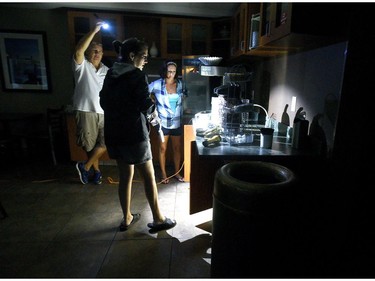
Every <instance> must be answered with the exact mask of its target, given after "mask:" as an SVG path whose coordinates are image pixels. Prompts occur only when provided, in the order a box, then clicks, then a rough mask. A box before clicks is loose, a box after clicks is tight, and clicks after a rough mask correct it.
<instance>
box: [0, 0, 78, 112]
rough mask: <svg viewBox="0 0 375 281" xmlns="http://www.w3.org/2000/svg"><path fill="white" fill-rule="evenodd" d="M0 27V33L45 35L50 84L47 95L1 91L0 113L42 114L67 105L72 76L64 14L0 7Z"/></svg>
mask: <svg viewBox="0 0 375 281" xmlns="http://www.w3.org/2000/svg"><path fill="white" fill-rule="evenodd" d="M0 26H1V29H2V30H16V31H45V32H46V37H47V42H46V43H47V51H48V54H47V56H48V60H49V72H50V75H51V84H52V91H51V92H50V93H35V92H34V93H33V92H4V91H3V89H2V88H1V89H0V111H1V112H33V113H45V110H46V108H47V107H60V106H62V105H66V104H70V103H71V96H72V94H73V76H72V71H71V63H70V59H71V56H72V54H71V52H70V50H69V37H68V23H67V13H66V11H65V10H62V9H57V10H33V9H14V8H7V7H2V6H1V4H0ZM1 79H2V78H1Z"/></svg>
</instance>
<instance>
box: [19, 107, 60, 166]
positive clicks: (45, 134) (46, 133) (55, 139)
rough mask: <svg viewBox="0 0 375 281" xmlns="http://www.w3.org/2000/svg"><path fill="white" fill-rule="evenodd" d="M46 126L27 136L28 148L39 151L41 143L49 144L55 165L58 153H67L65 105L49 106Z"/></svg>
mask: <svg viewBox="0 0 375 281" xmlns="http://www.w3.org/2000/svg"><path fill="white" fill-rule="evenodd" d="M45 123H46V124H45V125H46V126H45V127H44V128H42V129H41V130H39V131H38V130H37V131H34V132H32V133H29V134H27V135H26V136H25V138H26V143H27V146H28V150H29V152H30V153H32V152H33V151H34V149H35V151H36V152H37V153H38V147H39V150H40V144H41V143H42V144H47V145H48V147H49V154H50V158H51V160H52V163H53V165H54V166H56V165H57V159H58V157H57V155H58V154H64V153H67V151H66V150H67V133H66V120H65V111H64V107H60V108H47V110H46V122H45ZM30 150H31V151H30Z"/></svg>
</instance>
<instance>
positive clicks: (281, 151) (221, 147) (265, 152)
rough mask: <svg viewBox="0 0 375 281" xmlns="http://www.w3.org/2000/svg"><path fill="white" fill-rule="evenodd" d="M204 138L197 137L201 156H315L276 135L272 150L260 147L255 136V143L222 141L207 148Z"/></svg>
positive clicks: (257, 136)
mask: <svg viewBox="0 0 375 281" xmlns="http://www.w3.org/2000/svg"><path fill="white" fill-rule="evenodd" d="M203 141H204V138H203V137H199V136H196V141H195V142H196V146H197V151H198V154H199V156H202V157H210V156H245V157H248V156H254V157H255V158H256V157H257V156H259V157H268V156H271V157H272V156H298V155H314V154H315V153H314V152H312V151H306V150H299V149H298V150H297V149H294V148H292V143H291V138H287V137H285V136H277V135H274V137H273V142H272V148H271V149H266V148H262V147H260V136H259V135H255V136H254V141H253V142H252V143H249V144H232V145H231V144H229V143H228V142H226V141H221V142H220V143H219V144H217V145H214V146H210V147H205V146H203V144H202V142H203Z"/></svg>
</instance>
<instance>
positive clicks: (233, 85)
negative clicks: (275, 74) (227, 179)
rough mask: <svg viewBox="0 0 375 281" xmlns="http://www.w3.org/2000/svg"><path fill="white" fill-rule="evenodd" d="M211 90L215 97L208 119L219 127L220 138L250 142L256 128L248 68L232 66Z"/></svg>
mask: <svg viewBox="0 0 375 281" xmlns="http://www.w3.org/2000/svg"><path fill="white" fill-rule="evenodd" d="M214 93H215V94H216V95H217V97H216V98H213V99H212V108H211V122H212V123H213V124H214V125H216V126H218V127H220V129H221V132H222V136H223V138H224V139H225V140H226V141H227V142H228V143H229V144H231V145H235V144H249V143H252V142H253V140H254V133H255V131H257V130H259V129H258V128H257V126H256V124H257V122H258V114H259V113H258V111H257V110H255V109H254V91H253V89H252V72H248V71H246V70H245V69H244V68H243V67H241V66H234V67H232V68H231V69H230V70H229V71H228V72H227V73H225V75H224V77H223V84H222V85H221V86H219V87H216V88H215V89H214Z"/></svg>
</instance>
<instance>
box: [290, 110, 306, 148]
mask: <svg viewBox="0 0 375 281" xmlns="http://www.w3.org/2000/svg"><path fill="white" fill-rule="evenodd" d="M302 110H303V107H300V108H299V109H298V110H297V113H296V116H295V118H294V120H293V133H292V147H293V148H296V149H300V148H305V147H306V146H307V144H308V129H309V121H308V120H306V112H304V111H302Z"/></svg>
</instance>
